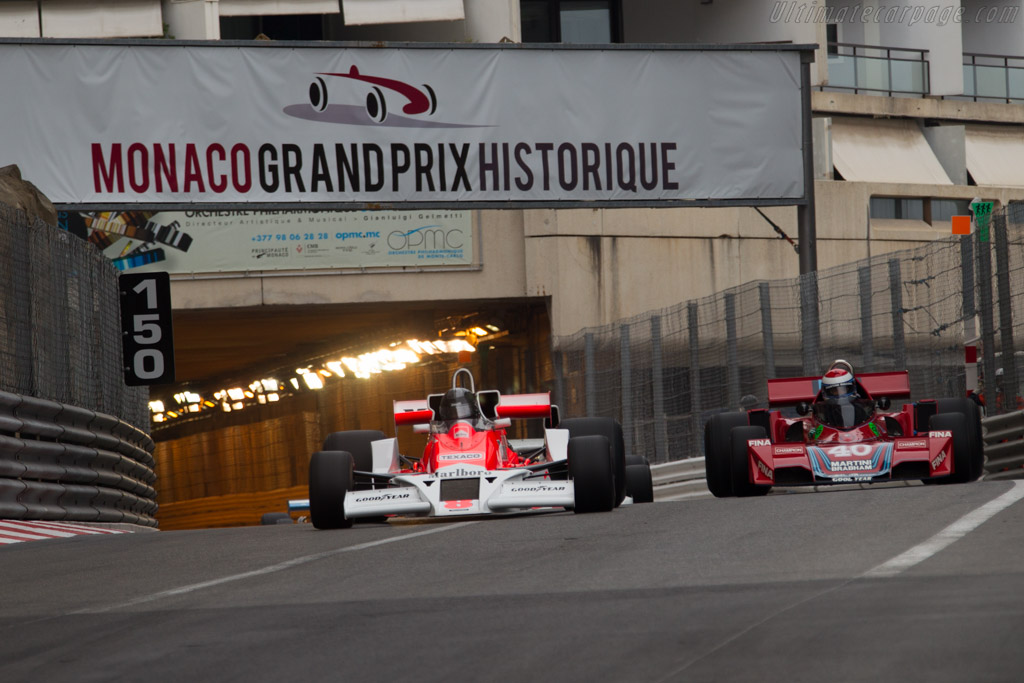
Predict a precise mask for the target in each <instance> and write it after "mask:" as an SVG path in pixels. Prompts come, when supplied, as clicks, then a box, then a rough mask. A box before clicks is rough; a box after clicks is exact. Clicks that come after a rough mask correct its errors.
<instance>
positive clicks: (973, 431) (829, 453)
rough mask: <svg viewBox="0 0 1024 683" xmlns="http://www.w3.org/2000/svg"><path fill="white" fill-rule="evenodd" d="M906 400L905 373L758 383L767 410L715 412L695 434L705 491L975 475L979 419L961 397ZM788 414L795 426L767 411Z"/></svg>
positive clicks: (837, 369) (847, 371)
mask: <svg viewBox="0 0 1024 683" xmlns="http://www.w3.org/2000/svg"><path fill="white" fill-rule="evenodd" d="M909 396H910V383H909V380H908V375H907V372H906V371H903V372H876V373H866V374H860V375H857V376H856V377H854V374H853V368H852V366H851V365H850V364H849V363H847V362H846V361H842V360H837V361H836V362H835V363H833V364H832V365H831V366H830V367H829V370H828V372H826V373H825V376H824V377H822V378H818V377H797V378H794V379H774V380H768V403H769V406H770V407H769V409H767V410H750V411H747V412H734V413H720V414H718V415H714V416H712V418H711V419H710V420H709V421H708V422H707V424H706V425H705V427H704V453H705V460H704V466H705V471H706V475H707V482H708V488H709V489H710V490H711V492H712V493H713V494H714V495H715V496H718V497H726V496H756V495H762V494H765V493H767V492H768V491H769V490H770V489H771V487H772V486H800V485H822V484H848V483H865V482H879V481H892V480H907V479H921V480H923V481H924V482H925V483H962V482H968V481H974V480H976V479H977V478H978V477H979V476H981V472H982V465H983V462H984V454H983V451H982V440H981V437H982V434H981V417H980V411H979V408H978V405H977V404H976V403H974V402H973V401H972V400H970V399H969V398H957V399H938V400H922V401H917V402H915V403H906V404H904V405H903V407H902V409H900V410H899V411H895V412H886V411H888V410H889V408H890V406H891V399H897V398H907V397H909ZM780 406H795V407H796V412H797V414H798V415H799V417H795V418H788V417H784V416H783V415H782V413H781V412H780V411H779V410H777V408H778V407H780Z"/></svg>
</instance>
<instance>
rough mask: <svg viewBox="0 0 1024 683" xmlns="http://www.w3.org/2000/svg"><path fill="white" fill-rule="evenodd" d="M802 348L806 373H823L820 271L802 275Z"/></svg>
mask: <svg viewBox="0 0 1024 683" xmlns="http://www.w3.org/2000/svg"><path fill="white" fill-rule="evenodd" d="M800 329H801V331H802V332H803V336H802V337H801V338H800V348H801V353H802V356H803V359H802V360H803V364H804V374H806V375H818V374H821V358H820V356H821V330H820V328H819V326H818V273H817V272H811V273H806V274H805V275H801V276H800Z"/></svg>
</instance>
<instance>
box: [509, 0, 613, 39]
mask: <svg viewBox="0 0 1024 683" xmlns="http://www.w3.org/2000/svg"><path fill="white" fill-rule="evenodd" d="M620 3H621V0H520V2H519V16H520V22H521V24H522V31H523V42H524V43H620V42H622V26H621V23H622V22H621V15H622V12H621V9H620Z"/></svg>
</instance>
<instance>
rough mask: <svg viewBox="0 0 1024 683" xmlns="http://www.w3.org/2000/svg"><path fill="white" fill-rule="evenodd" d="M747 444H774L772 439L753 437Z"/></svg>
mask: <svg viewBox="0 0 1024 683" xmlns="http://www.w3.org/2000/svg"><path fill="white" fill-rule="evenodd" d="M747 444H748V445H750V446H754V447H757V446H771V445H772V441H771V439H751V440H750V441H748V442H747Z"/></svg>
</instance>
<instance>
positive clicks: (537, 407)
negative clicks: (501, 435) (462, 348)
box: [394, 391, 552, 427]
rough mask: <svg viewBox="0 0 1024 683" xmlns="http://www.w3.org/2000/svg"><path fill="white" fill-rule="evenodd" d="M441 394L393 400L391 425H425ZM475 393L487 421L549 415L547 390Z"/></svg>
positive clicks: (549, 405) (549, 398)
mask: <svg viewBox="0 0 1024 683" xmlns="http://www.w3.org/2000/svg"><path fill="white" fill-rule="evenodd" d="M442 396H444V394H431V395H430V396H428V397H427V398H426V399H420V400H413V401H395V402H394V409H395V426H396V427H402V426H406V425H413V426H415V425H421V424H424V425H425V424H429V423H430V421H431V420H433V419H434V414H435V412H436V410H437V407H438V404H439V403H440V401H441V397H442ZM476 396H477V400H478V401H479V403H480V412H482V413H483V416H484V417H486V418H487V419H488V420H497V419H503V418H509V419H513V420H523V419H530V418H550V417H551V408H552V406H551V394H550V393H543V394H508V395H506V396H502V395H501V394H500V393H499V392H497V391H479V392H477V394H476Z"/></svg>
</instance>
